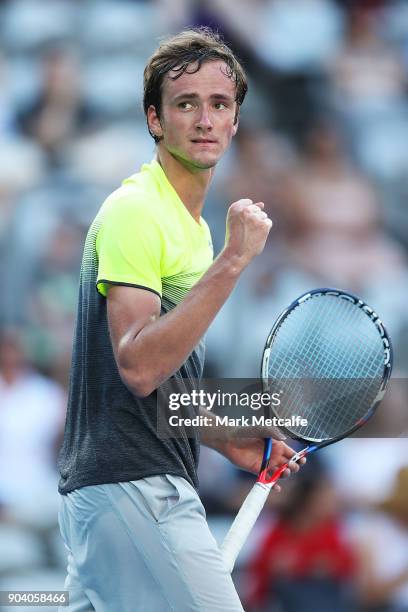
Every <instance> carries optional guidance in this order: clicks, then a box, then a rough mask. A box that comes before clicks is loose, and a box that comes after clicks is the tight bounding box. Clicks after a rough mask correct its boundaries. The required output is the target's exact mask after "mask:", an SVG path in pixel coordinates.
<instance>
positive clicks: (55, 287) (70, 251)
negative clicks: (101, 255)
mask: <svg viewBox="0 0 408 612" xmlns="http://www.w3.org/2000/svg"><path fill="white" fill-rule="evenodd" d="M83 241H84V234H83V232H82V231H81V229H80V228H78V227H75V226H73V225H72V224H69V223H68V222H67V223H65V224H63V223H61V224H60V225H58V226H57V227H56V228H55V229H54V232H53V234H52V236H51V239H50V243H49V245H48V248H47V249H46V250H45V252H44V254H43V256H42V257H41V259H40V260H39V262H38V264H37V267H36V271H35V272H34V274H33V277H32V279H31V280H32V284H31V287H30V288H28V289H29V295H28V296H27V298H26V299H27V301H28V312H27V313H26V317H27V319H28V321H29V325H28V326H27V327H28V329H27V335H28V338H27V339H28V341H29V344H30V353H31V354H32V355H33V356H34V355H35V360H36V363H37V364H40V365H41V366H42V367H44V368H45V369H47V371H49V372H52V373H53V375H54V376H55V374H56V373H58V379H59V382H60V383H63V384H64V385H65V384H67V380H66V377H65V376H64V375H63V374H62V371H61V366H62V367H63V369H68V367H69V363H70V358H71V347H72V334H73V329H74V320H75V314H76V306H77V293H78V268H79V266H80V261H81V245H82V243H83ZM56 338H58V342H55V339H56ZM61 376H63V379H62V380H61ZM64 379H65V380H64Z"/></svg>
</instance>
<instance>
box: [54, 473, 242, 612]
mask: <svg viewBox="0 0 408 612" xmlns="http://www.w3.org/2000/svg"><path fill="white" fill-rule="evenodd" d="M59 523H60V529H61V534H62V537H63V539H64V542H65V546H66V548H67V551H68V575H67V578H66V581H65V588H66V589H67V590H68V591H69V594H70V604H69V607H64V608H61V612H64V611H66V612H85V611H89V610H96V612H167V611H170V610H172V611H174V612H187V611H193V610H194V611H200V612H204V611H205V612H218V611H219V612H238V611H242V610H243V608H242V606H241V604H240V601H239V598H238V595H237V593H236V590H235V587H234V584H233V582H232V579H231V576H230V574H229V572H228V571H227V570H226V569H225V567H224V565H223V560H222V557H221V554H220V551H219V548H218V546H217V544H216V542H215V540H214V538H213V536H212V534H211V532H210V530H209V528H208V525H207V521H206V518H205V511H204V508H203V505H202V503H201V501H200V498H199V497H198V495H197V492H196V491H195V489H194V488H193V487H192V486H191V485H190V484H189V483H188V482H187V481H186V480H184V479H183V478H180V477H178V476H171V475H168V474H166V475H162V476H150V477H148V478H143V479H141V480H134V481H131V482H124V483H116V484H103V485H93V486H89V487H83V488H81V489H77V490H76V491H73V492H72V493H69V494H68V495H63V496H61V506H60V513H59Z"/></svg>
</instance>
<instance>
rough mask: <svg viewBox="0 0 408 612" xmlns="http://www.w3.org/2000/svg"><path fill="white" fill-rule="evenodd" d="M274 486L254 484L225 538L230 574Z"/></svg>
mask: <svg viewBox="0 0 408 612" xmlns="http://www.w3.org/2000/svg"><path fill="white" fill-rule="evenodd" d="M274 484H275V483H270V484H264V483H262V482H256V483H255V484H254V486H253V487H252V489H251V490H250V492H249V493H248V495H247V497H246V499H245V501H244V503H243V504H242V506H241V508H240V510H239V512H238V514H237V516H236V517H235V520H234V522H233V523H232V525H231V527H230V529H229V531H228V533H227V535H226V536H225V538H224V541H223V543H222V544H221V553H222V556H223V557H224V563H225V566H226V567H227V569H228V571H229V572H232V570H233V568H234V564H235V560H236V558H237V557H238V553H239V551H240V550H241V548H242V547H243V545H244V544H245V541H246V539H247V537H248V536H249V534H250V532H251V530H252V527H253V526H254V524H255V522H256V519H257V518H258V516H259V514H260V512H261V510H262V508H263V507H264V505H265V502H266V500H267V498H268V495H269V493H270V490H271V489H272V487H273V485H274Z"/></svg>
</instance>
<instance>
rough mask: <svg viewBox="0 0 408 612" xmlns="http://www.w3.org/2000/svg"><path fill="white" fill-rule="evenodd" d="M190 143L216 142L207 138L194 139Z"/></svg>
mask: <svg viewBox="0 0 408 612" xmlns="http://www.w3.org/2000/svg"><path fill="white" fill-rule="evenodd" d="M191 142H194V143H196V144H216V142H217V141H216V140H210V139H209V138H194V139H193V140H192V141H191Z"/></svg>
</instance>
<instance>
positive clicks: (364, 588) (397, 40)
mask: <svg viewBox="0 0 408 612" xmlns="http://www.w3.org/2000/svg"><path fill="white" fill-rule="evenodd" d="M188 25H210V26H213V27H216V28H217V29H218V30H219V31H220V32H222V33H223V34H224V36H225V38H226V40H227V41H228V42H229V43H230V44H231V46H232V47H233V49H234V50H235V51H236V53H237V54H238V56H239V57H240V58H241V59H242V61H243V63H244V65H245V67H246V69H247V72H248V75H249V82H250V91H249V94H248V97H247V100H246V101H245V103H244V106H243V108H242V113H241V117H240V128H239V131H238V134H237V136H236V137H235V139H234V142H233V145H232V148H231V150H230V151H229V153H228V154H227V155H226V157H225V159H224V160H223V161H222V162H221V163H220V164H219V167H218V168H217V171H216V175H215V180H214V184H213V187H212V188H211V191H210V194H209V198H208V201H207V204H206V208H205V210H204V216H205V218H206V220H207V221H208V223H209V225H210V227H211V229H212V232H213V238H214V246H215V248H216V250H217V251H219V250H220V249H221V248H222V246H223V241H224V234H225V215H226V211H227V208H228V206H229V204H230V203H231V202H233V201H235V200H237V199H240V198H242V197H250V198H251V199H253V200H254V201H258V200H262V201H263V202H265V206H266V209H267V211H268V213H269V214H270V216H271V218H272V219H273V222H274V227H273V230H272V233H271V237H270V239H269V241H268V245H267V247H266V249H265V252H264V253H263V254H262V256H261V257H259V258H258V259H257V261H256V262H255V263H253V264H252V266H251V267H250V268H249V269H248V270H247V271H246V273H245V274H244V276H243V278H242V279H241V282H240V284H239V286H238V287H237V289H236V290H235V292H234V294H233V296H232V298H231V299H230V300H229V302H228V303H227V305H226V306H225V307H224V308H223V309H222V311H221V313H220V315H219V317H218V318H217V320H216V322H215V323H214V325H213V326H212V328H211V329H210V331H209V333H208V338H207V367H206V375H207V376H211V377H242V378H249V377H257V376H258V373H259V361H260V355H261V352H262V348H263V342H264V340H265V337H266V335H267V332H268V331H269V329H268V327H270V325H271V323H272V322H273V320H274V318H275V317H276V315H277V314H278V313H279V312H280V311H281V310H282V309H283V308H284V307H285V306H286V305H287V304H288V303H289V302H290V301H291V300H292V299H294V298H295V297H297V296H298V295H299V294H300V293H301V292H303V291H305V290H307V289H311V288H314V287H319V286H334V287H339V288H341V289H345V290H348V291H351V292H354V293H356V294H358V295H361V297H363V298H365V299H366V300H367V301H368V303H369V304H372V305H373V306H374V307H375V309H376V310H377V311H378V313H379V314H380V316H381V317H382V318H383V320H384V321H385V322H386V324H387V328H388V330H389V333H390V335H391V337H392V340H393V344H394V350H395V357H396V360H395V369H394V372H395V377H396V378H397V379H399V381H398V380H397V381H396V383H395V385H394V388H393V389H392V393H390V398H389V400H388V402H387V403H386V408H385V409H384V410H383V412H382V418H380V420H379V424H378V425H377V430H375V431H374V434H375V435H376V436H379V437H375V438H367V439H354V440H349V441H347V442H344V443H342V444H341V445H339V446H338V449H335V448H334V449H333V450H332V451H331V450H330V451H329V450H327V451H324V453H322V458H321V461H323V463H321V462H318V463H316V464H315V463H314V462H313V465H311V466H310V468H309V469H308V470H305V473H304V475H299V478H298V476H297V477H296V479H293V482H290V483H287V485H285V487H284V488H285V491H284V493H283V494H282V495H281V496H272V500H271V503H270V507H269V509H268V510H267V511H266V512H265V516H264V519H263V521H261V522H260V524H259V525H258V527H257V530H256V534H255V537H254V538H253V539H252V540H251V544H250V546H249V547H247V548H246V552H244V555H243V557H242V558H241V561H240V563H239V565H238V575H237V579H238V581H239V585H240V590H241V594H242V596H243V597H244V600H245V602H246V604H245V605H246V606H247V609H248V610H250V611H254V612H255V611H261V610H273V611H275V612H278V611H283V612H292V610H293V611H296V612H308V611H309V610H310V612H342V611H343V610H344V611H346V610H347V611H352V610H356V611H363V610H364V611H366V612H368V611H372V612H374V611H377V612H380V611H382V612H386V611H394V612H397V611H398V612H403V611H404V610H405V612H406V611H407V610H408V498H407V496H408V493H407V491H408V480H407V478H408V474H407V469H408V467H407V466H408V441H407V438H406V436H407V433H408V423H407V416H406V405H407V389H406V387H405V385H406V381H405V379H406V374H407V371H408V308H407V306H406V304H407V303H408V299H407V298H408V208H407V204H406V198H407V197H408V178H407V177H408V86H407V85H408V3H407V2H406V1H405V0H388V1H387V0H348V1H347V0H337V1H335V0H233V1H232V0H206V1H205V2H200V1H199V0H138V1H137V0H98V1H97V0H81V1H80V0H12V1H11V0H10V1H7V0H3V1H1V2H0V283H1V299H0V588H13V585H15V584H17V585H20V587H21V588H29V586H32V588H38V587H39V586H41V584H38V581H40V582H41V580H45V581H47V580H48V582H47V585H49V584H52V585H57V584H60V586H61V584H62V582H61V583H59V580H60V576H62V573H63V570H62V569H61V568H63V565H64V562H65V561H64V553H63V551H62V550H61V544H60V540H59V537H58V533H57V525H56V512H57V505H58V497H57V494H56V483H57V474H56V471H55V457H56V454H57V451H58V447H59V444H60V440H61V435H62V428H63V422H64V409H65V399H66V391H67V381H68V372H69V364H70V356H71V342H72V333H73V325H74V320H75V311H76V299H77V286H78V271H79V265H80V261H81V256H82V246H83V242H84V238H85V235H86V231H87V228H88V226H89V224H90V222H91V221H92V219H93V217H94V215H95V213H96V211H97V210H98V208H99V206H100V205H101V203H102V202H103V200H104V199H105V197H106V196H107V195H108V194H109V193H110V192H111V191H112V190H114V189H115V188H116V187H117V186H118V185H119V184H120V182H121V180H123V179H124V178H125V177H126V176H128V175H130V174H132V173H134V172H135V171H137V170H138V168H139V167H140V165H141V164H142V163H143V162H145V161H149V160H150V159H151V158H152V157H153V156H154V142H153V140H152V139H151V137H150V136H149V134H148V132H147V129H146V125H145V119H144V116H143V113H142V109H141V99H142V75H143V68H144V64H145V62H146V60H147V57H148V56H149V54H150V53H151V52H152V51H153V50H154V48H155V47H156V45H157V42H158V39H159V37H161V36H164V35H166V34H170V33H172V32H175V31H178V30H179V29H181V28H182V27H184V26H188ZM398 382H399V383H400V384H397V383H398ZM404 383H405V384H404ZM390 421H391V425H392V426H391V432H392V433H391V434H389V435H393V436H395V437H399V439H397V440H395V439H390V438H387V437H383V438H381V437H380V436H381V435H382V434H383V432H384V431H385V430H386V429H387V428H386V426H388V425H389V423H390ZM382 427H384V429H382ZM374 434H373V435H374ZM200 469H201V483H202V485H201V486H202V496H203V500H204V502H205V505H206V508H207V510H208V514H209V518H210V522H211V525H212V527H213V529H214V533H216V534H219V537H222V533H223V532H224V531H225V527H226V525H227V524H228V522H229V520H230V518H227V519H226V518H225V516H227V517H228V514H229V513H231V512H233V511H235V509H236V508H237V506H238V505H239V503H240V502H241V501H242V498H243V496H244V494H245V492H246V491H247V490H248V488H249V486H250V484H251V482H252V479H251V478H247V477H246V476H245V475H242V474H238V472H236V471H235V470H234V469H233V468H232V467H230V466H229V465H228V464H227V463H226V462H225V461H224V460H223V459H222V458H221V457H220V456H217V455H215V454H214V453H213V452H212V451H208V450H206V449H203V452H202V461H201V468H200ZM313 470H316V475H313V474H314V472H313ZM214 474H216V478H214ZM278 498H279V499H278ZM30 572H31V573H30ZM36 572H37V574H36ZM38 572H39V573H38ZM41 572H43V573H42V574H41ZM44 572H45V573H44ZM47 572H48V573H47ZM53 572H54V573H53ZM19 576H20V577H21V576H23V577H24V580H23V583H22V582H21V580H22V579H20V582H19V578H18V577H19ZM36 576H37V578H36ZM38 576H39V577H38ZM41 576H42V577H41ZM22 584H23V586H21V585H22ZM24 585H25V586H24ZM55 588H58V587H57V586H55ZM308 606H309V607H308Z"/></svg>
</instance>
